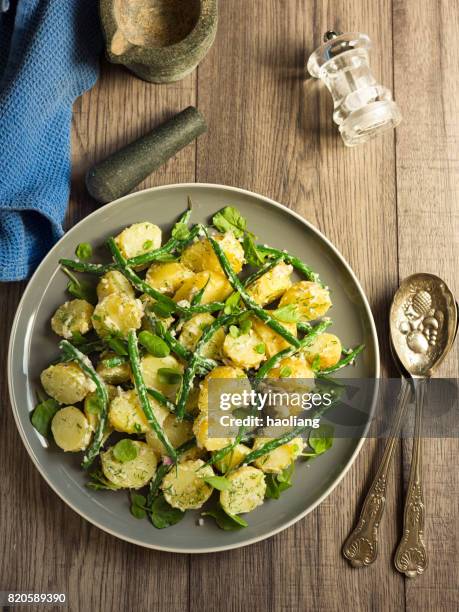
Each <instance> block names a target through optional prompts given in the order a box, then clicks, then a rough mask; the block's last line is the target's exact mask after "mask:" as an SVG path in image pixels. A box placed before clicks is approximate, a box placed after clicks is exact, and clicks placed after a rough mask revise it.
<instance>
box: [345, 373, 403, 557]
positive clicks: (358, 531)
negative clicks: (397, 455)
mask: <svg viewBox="0 0 459 612" xmlns="http://www.w3.org/2000/svg"><path fill="white" fill-rule="evenodd" d="M410 395H411V386H410V384H409V383H408V381H407V380H406V379H405V378H402V386H401V389H400V393H399V396H398V398H397V410H396V414H395V419H394V422H393V424H392V429H391V431H390V434H389V437H388V439H387V442H386V447H385V449H384V454H383V457H382V459H381V463H380V465H379V468H378V471H377V473H376V476H375V478H374V480H373V482H372V484H371V487H370V489H369V491H368V493H367V496H366V498H365V501H364V503H363V506H362V510H361V512H360V517H359V521H358V523H357V526H356V527H355V529H354V530H353V531H352V533H351V534H350V536H349V537H348V539H347V540H346V542H345V544H344V546H343V555H344V556H345V557H346V559H348V560H349V562H350V563H351V565H353V566H354V567H365V566H367V565H371V564H372V563H373V562H374V561H375V560H376V557H377V556H378V528H379V523H380V521H381V518H382V515H383V512H384V508H385V505H386V484H387V473H388V470H389V467H390V464H391V461H392V456H393V454H394V448H395V443H396V441H397V439H398V434H399V432H400V428H401V424H402V419H403V415H404V413H405V408H406V404H407V403H408V399H409V397H410Z"/></svg>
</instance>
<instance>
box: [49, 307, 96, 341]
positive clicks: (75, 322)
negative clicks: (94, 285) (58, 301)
mask: <svg viewBox="0 0 459 612" xmlns="http://www.w3.org/2000/svg"><path fill="white" fill-rule="evenodd" d="M93 312H94V306H93V305H92V304H90V303H89V302H87V301H86V300H70V301H69V302H65V304H62V306H59V308H58V309H57V310H56V312H55V313H54V315H53V318H52V319H51V328H52V330H53V332H54V333H55V334H57V335H58V336H62V337H63V338H71V337H72V336H73V334H75V333H78V334H86V333H87V332H88V331H89V330H90V329H92V321H91V316H92V313H93Z"/></svg>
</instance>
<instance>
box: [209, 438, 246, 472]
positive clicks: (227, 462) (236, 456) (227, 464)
mask: <svg viewBox="0 0 459 612" xmlns="http://www.w3.org/2000/svg"><path fill="white" fill-rule="evenodd" d="M249 453H250V448H249V447H248V446H245V444H238V445H237V446H235V447H234V448H233V450H232V451H231V452H230V453H228V454H227V455H226V456H225V457H223V459H220V461H217V462H216V463H215V467H216V468H217V470H219V471H220V472H222V474H225V473H226V472H227V471H228V470H230V469H232V468H235V467H237V466H238V465H239V464H240V463H241V461H242V460H243V459H244V457H245V456H246V455H248V454H249Z"/></svg>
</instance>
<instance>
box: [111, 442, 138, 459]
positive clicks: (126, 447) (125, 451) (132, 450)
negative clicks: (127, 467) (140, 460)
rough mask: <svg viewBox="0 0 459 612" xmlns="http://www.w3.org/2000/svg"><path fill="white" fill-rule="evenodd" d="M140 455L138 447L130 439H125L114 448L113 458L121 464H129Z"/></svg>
mask: <svg viewBox="0 0 459 612" xmlns="http://www.w3.org/2000/svg"><path fill="white" fill-rule="evenodd" d="M138 454H139V451H138V449H137V446H136V445H135V444H134V442H133V441H132V440H130V439H129V438H124V439H123V440H120V441H119V442H117V443H116V444H115V446H114V447H113V456H114V457H115V459H116V460H117V461H119V462H120V463H127V462H128V461H133V460H134V459H135V458H136V457H137V455H138Z"/></svg>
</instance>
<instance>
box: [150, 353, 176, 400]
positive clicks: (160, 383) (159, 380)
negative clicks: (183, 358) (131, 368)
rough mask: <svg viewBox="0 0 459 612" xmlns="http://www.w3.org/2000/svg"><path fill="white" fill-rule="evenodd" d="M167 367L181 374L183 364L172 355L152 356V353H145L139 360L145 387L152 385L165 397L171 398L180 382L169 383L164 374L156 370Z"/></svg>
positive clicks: (173, 396)
mask: <svg viewBox="0 0 459 612" xmlns="http://www.w3.org/2000/svg"><path fill="white" fill-rule="evenodd" d="M164 368H167V369H168V370H173V371H174V372H175V373H177V374H183V365H182V364H181V363H180V362H179V361H177V359H176V358H175V357H174V356H173V355H168V356H167V357H154V356H153V355H145V357H142V359H141V360H140V369H141V372H142V375H143V380H144V382H145V384H146V385H147V387H152V388H153V389H157V390H158V391H161V393H164V395H165V396H166V397H168V398H169V399H171V400H173V399H174V398H175V395H176V393H177V390H178V388H179V386H180V383H173V384H169V383H168V382H167V381H166V380H165V379H164V376H161V373H159V372H158V371H159V370H160V369H164Z"/></svg>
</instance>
